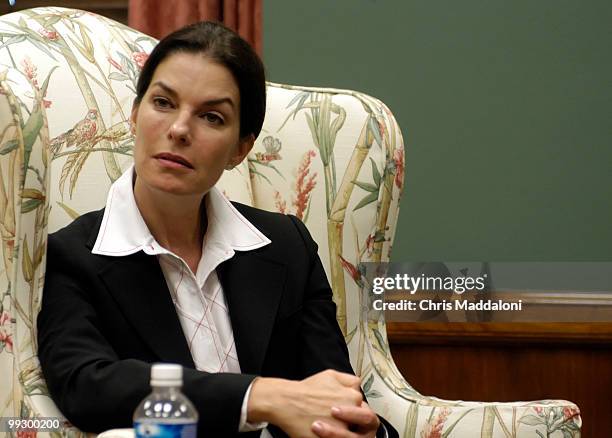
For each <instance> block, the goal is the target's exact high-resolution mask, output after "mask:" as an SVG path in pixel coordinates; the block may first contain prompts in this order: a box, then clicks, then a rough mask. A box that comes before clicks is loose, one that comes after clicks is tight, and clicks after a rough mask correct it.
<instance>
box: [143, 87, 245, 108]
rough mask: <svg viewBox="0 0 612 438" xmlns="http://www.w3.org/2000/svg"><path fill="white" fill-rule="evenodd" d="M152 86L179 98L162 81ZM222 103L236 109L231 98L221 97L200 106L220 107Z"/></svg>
mask: <svg viewBox="0 0 612 438" xmlns="http://www.w3.org/2000/svg"><path fill="white" fill-rule="evenodd" d="M152 86H158V87H159V88H161V89H163V90H164V91H165V92H166V93H168V94H169V95H171V96H172V97H177V96H178V93H177V92H176V91H174V90H173V89H172V88H171V87H169V86H168V85H166V84H164V83H163V82H162V81H155V82H154V83H153V84H152ZM222 103H227V104H229V105H230V106H231V107H232V108H235V105H234V101H233V100H232V99H231V98H229V97H220V98H218V99H210V100H205V101H204V102H202V103H201V104H200V106H213V105H220V104H222Z"/></svg>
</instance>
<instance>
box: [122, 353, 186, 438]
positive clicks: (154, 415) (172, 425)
mask: <svg viewBox="0 0 612 438" xmlns="http://www.w3.org/2000/svg"><path fill="white" fill-rule="evenodd" d="M181 386H183V368H182V367H181V366H180V365H175V364H154V365H153V366H152V367H151V389H152V392H151V394H149V395H148V396H147V397H146V398H145V399H144V400H143V401H142V402H141V403H140V405H138V408H136V412H134V433H135V435H136V438H196V435H197V425H198V411H196V409H195V407H194V406H193V404H192V403H191V402H190V401H189V399H188V398H187V397H185V395H184V394H183V393H182V392H181Z"/></svg>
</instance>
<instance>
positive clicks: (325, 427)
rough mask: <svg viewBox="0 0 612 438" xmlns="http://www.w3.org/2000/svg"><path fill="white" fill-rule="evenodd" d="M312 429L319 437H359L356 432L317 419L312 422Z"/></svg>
mask: <svg viewBox="0 0 612 438" xmlns="http://www.w3.org/2000/svg"><path fill="white" fill-rule="evenodd" d="M311 429H312V431H313V432H314V433H315V434H316V435H317V436H318V437H319V438H358V435H356V434H355V433H353V432H351V431H349V430H346V429H342V428H339V427H336V426H332V425H331V424H328V423H326V422H324V421H315V422H314V423H312V426H311Z"/></svg>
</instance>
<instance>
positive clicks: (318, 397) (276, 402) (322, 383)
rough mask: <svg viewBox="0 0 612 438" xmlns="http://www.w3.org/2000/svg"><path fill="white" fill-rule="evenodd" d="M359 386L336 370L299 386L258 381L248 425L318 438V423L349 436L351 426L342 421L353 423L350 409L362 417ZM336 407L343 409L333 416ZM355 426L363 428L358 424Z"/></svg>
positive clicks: (249, 406) (352, 412)
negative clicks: (266, 425) (261, 424)
mask: <svg viewBox="0 0 612 438" xmlns="http://www.w3.org/2000/svg"><path fill="white" fill-rule="evenodd" d="M360 384H361V380H360V379H359V378H358V377H356V376H353V375H351V374H345V373H340V372H338V371H333V370H326V371H322V372H320V373H317V374H315V375H313V376H311V377H308V378H307V379H304V380H301V381H298V382H295V381H290V380H284V379H269V378H259V379H257V380H256V381H255V382H254V384H253V387H252V390H251V395H250V397H249V402H248V416H247V418H248V421H249V422H254V423H257V422H261V421H267V422H269V423H272V424H275V425H277V426H278V427H280V428H281V429H283V430H284V431H285V433H287V434H288V435H289V436H291V437H295V438H298V437H299V438H303V437H307V438H316V437H317V436H318V434H317V433H315V431H314V429H313V423H315V422H316V423H319V422H324V423H325V425H326V426H325V427H330V428H332V430H333V431H342V430H343V431H345V432H348V431H349V425H348V422H347V421H345V420H343V419H342V417H343V416H347V418H350V419H352V418H354V417H355V415H356V413H355V412H354V411H352V410H347V409H348V408H354V409H356V410H357V411H356V412H357V413H358V414H359V413H363V408H362V407H361V406H362V402H363V396H362V394H361V390H360ZM334 406H341V408H340V411H339V413H338V416H335V415H334V414H332V408H333V407H334ZM366 406H367V405H366ZM367 409H369V407H368V408H367ZM376 420H378V418H376ZM355 425H356V426H358V427H362V424H361V423H360V422H359V421H358V422H357V423H356V424H355ZM321 436H323V435H321ZM330 436H335V435H330ZM339 436H343V435H339ZM346 436H354V435H346ZM357 436H359V435H357ZM365 436H367V435H365Z"/></svg>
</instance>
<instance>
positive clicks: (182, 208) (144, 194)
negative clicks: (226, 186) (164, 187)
mask: <svg viewBox="0 0 612 438" xmlns="http://www.w3.org/2000/svg"><path fill="white" fill-rule="evenodd" d="M134 199H135V200H136V205H137V206H138V210H140V214H141V215H142V218H143V219H144V221H145V223H146V224H147V227H148V228H149V231H150V232H151V234H152V235H153V237H154V238H155V240H156V241H157V242H158V243H159V244H160V245H161V246H163V247H164V248H166V249H167V250H169V251H172V252H173V253H175V254H176V255H178V256H179V257H181V258H183V259H184V260H185V261H186V262H187V264H188V265H189V267H190V268H191V270H192V271H193V272H194V273H195V272H196V270H197V265H198V262H199V260H200V257H201V254H202V239H203V237H204V233H205V232H206V227H207V225H208V224H207V217H206V212H205V211H203V210H204V208H205V206H204V202H203V197H201V196H177V195H173V194H169V193H165V192H162V191H158V190H152V189H151V188H149V187H146V186H145V185H144V184H139V181H138V179H136V183H135V184H134Z"/></svg>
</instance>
